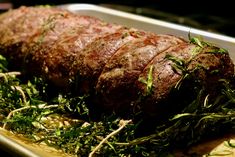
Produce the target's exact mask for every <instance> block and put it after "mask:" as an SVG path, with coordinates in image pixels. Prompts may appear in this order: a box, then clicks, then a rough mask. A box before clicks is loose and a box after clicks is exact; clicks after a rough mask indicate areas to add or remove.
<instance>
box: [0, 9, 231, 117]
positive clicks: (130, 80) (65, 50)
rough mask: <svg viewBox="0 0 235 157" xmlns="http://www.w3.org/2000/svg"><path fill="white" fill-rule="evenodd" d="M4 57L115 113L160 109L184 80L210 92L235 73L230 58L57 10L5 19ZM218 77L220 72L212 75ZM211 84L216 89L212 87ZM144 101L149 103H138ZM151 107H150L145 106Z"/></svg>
mask: <svg viewBox="0 0 235 157" xmlns="http://www.w3.org/2000/svg"><path fill="white" fill-rule="evenodd" d="M0 36H1V38H0V53H1V54H2V55H4V56H6V57H7V58H9V60H10V61H11V64H12V67H13V68H15V69H21V70H23V71H25V72H26V74H29V75H37V76H40V77H43V78H44V79H46V80H48V81H50V82H52V83H53V84H55V85H56V86H58V87H60V88H65V89H68V88H72V87H70V83H71V80H73V81H78V82H77V83H78V84H79V85H80V86H79V93H83V94H90V93H92V94H91V95H92V99H94V104H97V105H101V106H104V107H105V108H107V109H111V110H116V111H117V110H120V111H122V110H127V109H130V108H131V107H134V106H135V105H137V104H138V105H142V107H143V106H144V108H146V111H147V112H149V113H151V114H152V113H153V114H157V113H160V112H161V111H162V110H161V109H159V108H158V104H160V103H162V102H165V100H166V99H167V98H168V96H169V94H170V92H171V91H172V88H178V87H179V85H180V83H181V82H182V81H183V80H184V78H185V76H186V75H188V74H190V73H192V74H193V75H194V76H197V77H196V78H195V80H197V81H201V83H202V84H204V85H206V86H207V87H208V89H209V88H211V87H213V86H214V85H215V84H216V81H218V80H219V79H221V78H230V77H232V76H233V74H234V65H233V63H232V61H231V59H230V57H229V55H228V52H226V51H224V50H222V49H220V48H217V47H215V46H212V45H210V44H206V43H204V45H203V46H202V45H197V44H196V43H190V42H188V41H186V40H183V39H181V38H179V37H175V36H172V35H161V34H154V33H151V32H145V31H141V30H136V29H134V28H126V27H124V26H121V25H117V24H109V23H106V22H104V21H102V20H100V19H97V18H94V17H89V16H83V15H77V14H74V13H71V12H69V11H66V10H61V9H58V8H43V7H21V8H19V9H15V10H10V11H8V12H6V13H4V14H2V15H0ZM214 71H216V73H215V72H214ZM213 83H214V84H213ZM140 97H146V98H145V99H144V102H141V103H140ZM146 106H147V107H146Z"/></svg>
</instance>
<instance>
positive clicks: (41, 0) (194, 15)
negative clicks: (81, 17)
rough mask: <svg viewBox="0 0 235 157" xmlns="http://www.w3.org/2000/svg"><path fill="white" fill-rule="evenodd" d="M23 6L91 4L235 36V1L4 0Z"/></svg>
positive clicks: (14, 5)
mask: <svg viewBox="0 0 235 157" xmlns="http://www.w3.org/2000/svg"><path fill="white" fill-rule="evenodd" d="M1 2H9V3H11V4H12V7H13V8H17V7H19V6H21V5H30V6H32V5H45V4H49V5H57V4H66V3H91V4H96V5H102V6H106V7H111V8H115V9H118V10H123V11H127V12H132V13H136V14H140V15H144V16H149V17H153V18H157V19H161V20H165V21H170V22H174V23H178V24H182V25H186V26H190V27H194V28H199V29H203V30H207V31H211V32H217V33H221V34H225V35H228V36H233V37H235V13H234V11H235V7H234V5H233V4H232V3H233V1H232V0H223V1H221V0H214V1H213V0H141V1H140V0H125V1H121V0H111V1H110V0H35V1H29V0H4V1H1V0H0V3H1Z"/></svg>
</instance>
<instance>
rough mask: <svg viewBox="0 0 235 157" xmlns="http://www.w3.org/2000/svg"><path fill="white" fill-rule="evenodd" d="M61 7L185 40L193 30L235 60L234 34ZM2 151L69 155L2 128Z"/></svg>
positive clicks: (32, 156)
mask: <svg viewBox="0 0 235 157" xmlns="http://www.w3.org/2000/svg"><path fill="white" fill-rule="evenodd" d="M58 7H60V8H63V9H67V10H70V11H72V12H74V13H78V14H83V15H90V16H95V17H98V18H100V19H102V20H104V21H106V22H110V23H118V24H121V25H124V26H127V27H134V28H138V29H142V30H146V31H151V32H155V33H158V34H171V35H176V36H180V37H183V38H185V39H187V38H188V34H189V33H191V35H192V36H201V37H203V39H204V40H205V41H208V42H211V43H213V44H216V45H218V46H220V47H223V48H225V49H227V50H228V51H229V53H230V56H231V58H232V59H233V61H235V38H233V37H229V36H224V35H220V34H216V33H210V32H207V31H202V30H198V29H194V28H190V27H185V26H182V25H178V24H173V23H169V22H165V21H162V20H156V19H151V18H148V17H143V16H139V15H134V14H131V13H126V12H123V11H118V10H114V9H109V8H105V7H101V6H97V5H92V4H65V5H59V6H58ZM0 150H4V151H5V152H7V153H9V154H11V155H13V156H18V157H44V156H51V157H59V156H69V155H68V154H67V155H62V154H63V153H54V152H53V150H49V151H46V150H45V148H44V147H35V146H33V147H32V145H31V144H29V142H22V140H21V139H20V138H18V137H15V135H13V134H11V133H10V132H7V131H5V130H3V129H0ZM1 153H2V152H1V151H0V156H5V155H4V154H1Z"/></svg>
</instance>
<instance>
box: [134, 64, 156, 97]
mask: <svg viewBox="0 0 235 157" xmlns="http://www.w3.org/2000/svg"><path fill="white" fill-rule="evenodd" d="M138 81H140V82H142V83H144V84H145V85H146V94H145V96H147V95H150V94H151V92H152V88H153V65H151V66H150V68H149V71H148V75H147V79H144V78H142V77H140V78H139V79H138Z"/></svg>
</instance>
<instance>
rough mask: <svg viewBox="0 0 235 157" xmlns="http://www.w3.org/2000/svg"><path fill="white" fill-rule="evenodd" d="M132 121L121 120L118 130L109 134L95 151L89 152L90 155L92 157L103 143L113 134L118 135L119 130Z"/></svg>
mask: <svg viewBox="0 0 235 157" xmlns="http://www.w3.org/2000/svg"><path fill="white" fill-rule="evenodd" d="M130 122H132V120H120V121H119V125H120V127H119V128H118V129H117V130H114V131H113V132H111V133H110V134H109V135H107V136H106V137H105V138H104V139H103V140H102V141H101V142H100V143H99V144H98V145H97V146H96V147H95V148H94V149H93V151H92V152H91V153H90V154H89V157H92V156H93V155H94V154H95V152H96V151H98V150H99V149H100V148H101V147H102V145H103V144H104V143H105V142H106V141H107V140H108V139H109V138H110V137H112V136H114V135H116V134H117V133H118V132H120V131H121V130H122V129H123V128H124V127H125V126H126V125H127V124H129V123H130Z"/></svg>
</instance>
